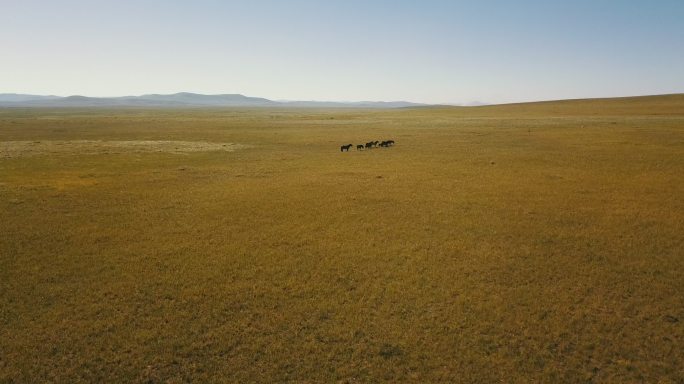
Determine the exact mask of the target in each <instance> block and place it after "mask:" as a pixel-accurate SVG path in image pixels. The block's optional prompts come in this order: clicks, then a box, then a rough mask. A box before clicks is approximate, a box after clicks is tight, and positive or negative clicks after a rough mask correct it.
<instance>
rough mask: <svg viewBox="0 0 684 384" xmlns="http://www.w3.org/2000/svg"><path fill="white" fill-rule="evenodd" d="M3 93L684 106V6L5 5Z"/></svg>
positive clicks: (141, 0)
mask: <svg viewBox="0 0 684 384" xmlns="http://www.w3.org/2000/svg"><path fill="white" fill-rule="evenodd" d="M0 10H1V12H0V47H1V48H0V52H1V53H0V93H30V94H43V95H45V94H52V95H60V96H68V95H74V94H79V95H86V96H124V95H141V94H148V93H175V92H197V93H205V94H219V93H241V94H245V95H248V96H258V97H266V98H269V99H274V100H334V101H360V100H372V101H380V100H384V101H391V100H407V101H414V102H424V103H451V104H462V103H472V102H476V101H478V102H485V103H507V102H519V101H532V100H553V99H568V98H585V97H613V96H631V95H647V94H665V93H682V92H684V1H682V0H651V1H649V0H639V1H632V0H573V1H561V0H558V1H552V0H518V1H513V0H510V1H497V0H489V1H487V0H482V1H459V0H451V1H449V0H414V1H408V0H391V1H390V0H387V1H385V0H365V1H363V0H320V1H313V0H287V1H285V0H277V1H276V0H270V1H269V0H244V1H231V0H225V1H220V0H193V1H185V0H183V1H180V0H178V1H177V0H135V1H133V0H131V1H126V0H116V1H103V0H87V1H86V0H50V1H48V0H45V1H37V0H0Z"/></svg>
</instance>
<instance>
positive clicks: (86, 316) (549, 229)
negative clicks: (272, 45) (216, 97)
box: [0, 96, 684, 383]
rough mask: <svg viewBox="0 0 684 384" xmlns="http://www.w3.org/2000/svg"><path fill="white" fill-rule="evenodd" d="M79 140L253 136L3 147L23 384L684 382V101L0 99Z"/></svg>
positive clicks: (10, 319)
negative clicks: (245, 105)
mask: <svg viewBox="0 0 684 384" xmlns="http://www.w3.org/2000/svg"><path fill="white" fill-rule="evenodd" d="M673 99H674V101H673ZM677 103H679V104H677ZM674 106H678V107H674ZM384 139H394V140H395V141H396V142H397V144H396V146H394V147H392V148H377V149H373V150H368V151H355V150H353V149H352V150H351V151H350V152H349V153H340V152H339V146H340V145H341V144H346V143H354V144H357V143H365V142H366V141H369V140H384ZM70 140H73V141H75V140H81V141H83V140H108V141H136V140H141V141H142V140H144V141H164V142H167V141H182V142H202V143H236V144H242V145H245V147H244V148H241V149H236V150H234V151H193V152H181V151H158V152H135V151H127V150H126V149H125V148H123V149H121V150H120V151H117V153H107V154H103V153H93V152H92V151H80V152H79V151H78V150H76V149H75V150H74V151H63V150H60V151H55V153H50V152H49V151H48V150H46V152H45V153H44V154H34V155H32V156H26V157H12V158H3V157H2V156H0V234H1V235H0V382H48V381H53V382H98V381H106V382H172V383H173V382H188V381H195V382H205V381H210V382H378V381H385V382H398V381H401V382H439V381H444V382H494V381H503V382H584V381H589V382H591V381H593V382H640V381H644V382H681V381H684V372H683V371H682V367H683V366H684V355H683V354H682V353H681V352H680V351H682V350H684V328H683V327H684V294H683V293H682V292H684V258H683V257H682V256H683V255H682V249H683V248H684V247H683V244H682V239H683V238H684V237H683V236H682V234H683V233H684V214H683V212H684V202H683V200H682V198H681V196H684V180H683V178H684V176H683V175H684V102H682V99H681V97H679V99H678V98H677V96H668V97H664V98H661V99H660V101H659V100H658V99H639V100H637V101H634V100H633V99H626V100H608V101H606V100H597V101H573V102H559V103H543V104H540V105H535V104H523V105H517V106H496V107H477V108H436V109H429V108H428V109H413V110H391V111H383V110H285V109H253V110H242V109H226V110H212V109H199V110H163V109H160V110H72V109H56V110H13V109H5V110H0V141H3V142H8V141H23V142H27V141H41V143H42V144H41V148H43V147H46V148H49V143H50V142H65V141H66V142H68V141H70ZM46 143H48V144H46Z"/></svg>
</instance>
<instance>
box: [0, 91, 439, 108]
mask: <svg viewBox="0 0 684 384" xmlns="http://www.w3.org/2000/svg"><path fill="white" fill-rule="evenodd" d="M423 106H428V104H418V103H410V102H407V101H358V102H335V101H274V100H269V99H264V98H261V97H249V96H244V95H240V94H224V95H202V94H198V93H188V92H181V93H174V94H172V95H158V94H151V95H142V96H122V97H87V96H78V95H76V96H66V97H61V96H41V95H24V94H17V93H0V107H55V108H57V107H301V108H316V107H318V108H406V107H423Z"/></svg>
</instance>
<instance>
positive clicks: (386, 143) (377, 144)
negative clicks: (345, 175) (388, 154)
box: [340, 140, 394, 152]
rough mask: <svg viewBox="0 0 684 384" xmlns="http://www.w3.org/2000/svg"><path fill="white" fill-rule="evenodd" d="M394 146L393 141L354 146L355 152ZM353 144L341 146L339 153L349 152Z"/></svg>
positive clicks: (371, 142)
mask: <svg viewBox="0 0 684 384" xmlns="http://www.w3.org/2000/svg"><path fill="white" fill-rule="evenodd" d="M393 145H394V140H387V141H369V142H367V143H366V144H358V145H357V146H356V150H357V151H361V150H364V149H371V148H376V147H385V148H387V147H391V146H393ZM353 146H354V145H353V144H347V145H343V146H341V147H340V152H344V151H347V152H349V148H351V147H353Z"/></svg>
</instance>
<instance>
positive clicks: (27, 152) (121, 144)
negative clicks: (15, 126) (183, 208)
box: [0, 140, 246, 159]
mask: <svg viewBox="0 0 684 384" xmlns="http://www.w3.org/2000/svg"><path fill="white" fill-rule="evenodd" d="M245 147H246V145H243V144H235V143H210V142H203V141H163V140H127V141H102V140H68V141H67V140H41V141H0V159H12V158H19V157H28V156H42V155H99V154H102V155H104V154H117V153H149V152H167V153H178V154H182V153H189V152H208V151H225V152H232V151H234V150H236V149H241V148H245Z"/></svg>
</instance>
